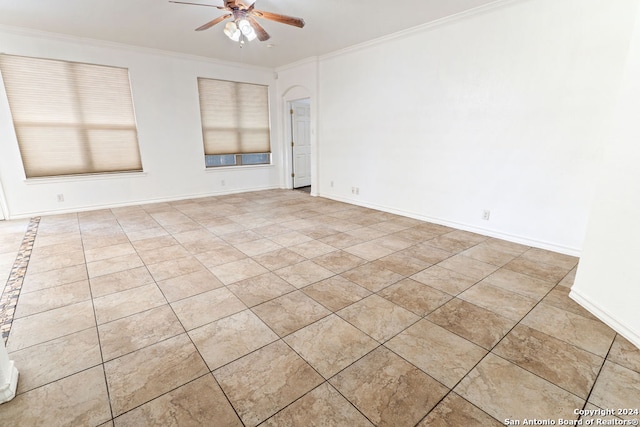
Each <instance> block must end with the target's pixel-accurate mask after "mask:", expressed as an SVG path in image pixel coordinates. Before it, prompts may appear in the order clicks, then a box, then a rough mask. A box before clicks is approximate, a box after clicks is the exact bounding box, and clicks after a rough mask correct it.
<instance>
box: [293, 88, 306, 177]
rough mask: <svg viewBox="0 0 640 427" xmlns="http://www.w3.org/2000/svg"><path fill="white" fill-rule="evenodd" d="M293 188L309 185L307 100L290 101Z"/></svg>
mask: <svg viewBox="0 0 640 427" xmlns="http://www.w3.org/2000/svg"><path fill="white" fill-rule="evenodd" d="M291 135H292V148H291V152H292V156H291V157H292V164H293V171H292V174H293V188H299V187H306V186H308V185H311V107H310V105H309V100H303V101H293V102H292V103H291Z"/></svg>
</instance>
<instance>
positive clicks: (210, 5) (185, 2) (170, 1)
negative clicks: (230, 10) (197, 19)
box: [169, 0, 226, 10]
mask: <svg viewBox="0 0 640 427" xmlns="http://www.w3.org/2000/svg"><path fill="white" fill-rule="evenodd" d="M169 3H176V4H191V5H193V6H206V7H215V8H216V9H220V10H224V9H226V8H225V7H224V6H216V5H215V4H202V3H190V2H187V1H173V0H169Z"/></svg>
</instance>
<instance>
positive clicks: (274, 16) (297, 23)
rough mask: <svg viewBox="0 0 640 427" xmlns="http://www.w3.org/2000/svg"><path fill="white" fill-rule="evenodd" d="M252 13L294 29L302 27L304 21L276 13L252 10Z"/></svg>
mask: <svg viewBox="0 0 640 427" xmlns="http://www.w3.org/2000/svg"><path fill="white" fill-rule="evenodd" d="M253 13H254V14H255V15H256V16H259V17H261V18H264V19H268V20H270V21H276V22H280V23H281V24H287V25H293V26H294V27H298V28H302V27H304V19H302V18H296V17H295V16H287V15H280V14H278V13H271V12H264V11H262V10H254V11H253Z"/></svg>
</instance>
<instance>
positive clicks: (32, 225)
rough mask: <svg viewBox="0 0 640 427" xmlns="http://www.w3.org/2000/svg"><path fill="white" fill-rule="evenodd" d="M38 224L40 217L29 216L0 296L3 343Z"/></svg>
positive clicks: (9, 327)
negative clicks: (29, 218)
mask: <svg viewBox="0 0 640 427" xmlns="http://www.w3.org/2000/svg"><path fill="white" fill-rule="evenodd" d="M39 224H40V217H34V218H31V220H30V221H29V225H28V226H27V230H26V232H25V234H24V238H23V239H22V244H21V245H20V249H19V250H18V255H17V256H16V260H15V262H14V264H13V267H12V268H11V273H10V274H9V278H8V279H7V283H6V284H5V286H4V290H3V292H2V296H0V331H1V332H2V339H3V340H4V344H5V345H6V344H7V341H8V339H9V333H10V332H11V325H12V324H13V318H14V315H15V310H16V306H17V305H18V298H19V296H20V291H21V289H22V284H23V282H24V277H25V275H26V273H27V267H28V266H29V259H30V258H31V252H32V251H33V244H34V242H35V240H36V235H37V233H38V225H39Z"/></svg>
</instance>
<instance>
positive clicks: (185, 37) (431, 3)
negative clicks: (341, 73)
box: [0, 0, 496, 67]
mask: <svg viewBox="0 0 640 427" xmlns="http://www.w3.org/2000/svg"><path fill="white" fill-rule="evenodd" d="M190 1H193V2H199V3H205V4H214V5H222V4H223V3H224V1H223V0H190ZM250 1H251V0H247V2H248V3H250ZM494 2H496V0H404V1H402V2H393V1H390V0H386V1H382V0H257V4H256V9H259V10H265V11H269V12H275V13H281V14H286V15H292V16H298V17H301V18H304V19H305V21H306V24H307V25H306V26H305V27H304V28H303V29H300V28H296V27H291V26H288V25H283V24H279V23H276V22H272V21H266V20H261V21H260V22H261V24H262V25H263V26H264V28H265V29H266V30H267V32H269V34H271V39H270V40H268V41H266V42H259V41H258V40H257V39H256V40H255V41H253V42H251V43H248V44H246V45H245V47H244V48H242V49H241V48H240V47H239V45H238V43H234V42H232V41H231V40H229V39H228V38H227V37H226V36H225V35H224V34H223V32H222V30H223V25H217V26H214V27H212V28H211V29H209V30H205V31H201V32H196V31H194V29H195V28H197V27H199V26H200V25H202V24H204V23H206V22H208V21H210V20H212V19H214V18H216V17H217V16H220V15H221V14H223V13H226V12H224V11H220V10H218V9H216V8H213V7H201V6H189V5H181V4H173V3H169V2H168V1H167V0H56V1H53V0H0V25H5V26H11V27H25V28H30V29H35V30H39V31H45V32H53V33H60V34H66V35H71V36H78V37H84V38H92V39H98V40H106V41H111V42H118V43H126V44H129V45H135V46H143V47H149V48H155V49H162V50H167V51H173V52H181V53H187V54H193V55H199V56H204V57H209V58H218V59H222V60H226V61H234V62H241V63H245V64H252V65H260V66H266V67H279V66H283V65H286V64H290V63H292V62H296V61H299V60H301V59H305V58H308V57H310V56H319V55H324V54H327V53H329V52H332V51H336V50H339V49H342V48H345V47H348V46H352V45H355V44H358V43H362V42H364V41H367V40H372V39H375V38H378V37H382V36H385V35H388V34H392V33H395V32H398V31H402V30H405V29H407V28H411V27H415V26H418V25H421V24H425V23H428V22H431V21H434V20H437V19H440V18H443V17H446V16H450V15H454V14H457V13H460V12H463V11H465V10H468V9H472V8H475V7H478V6H482V5H485V4H488V3H494ZM269 45H272V47H269Z"/></svg>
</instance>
